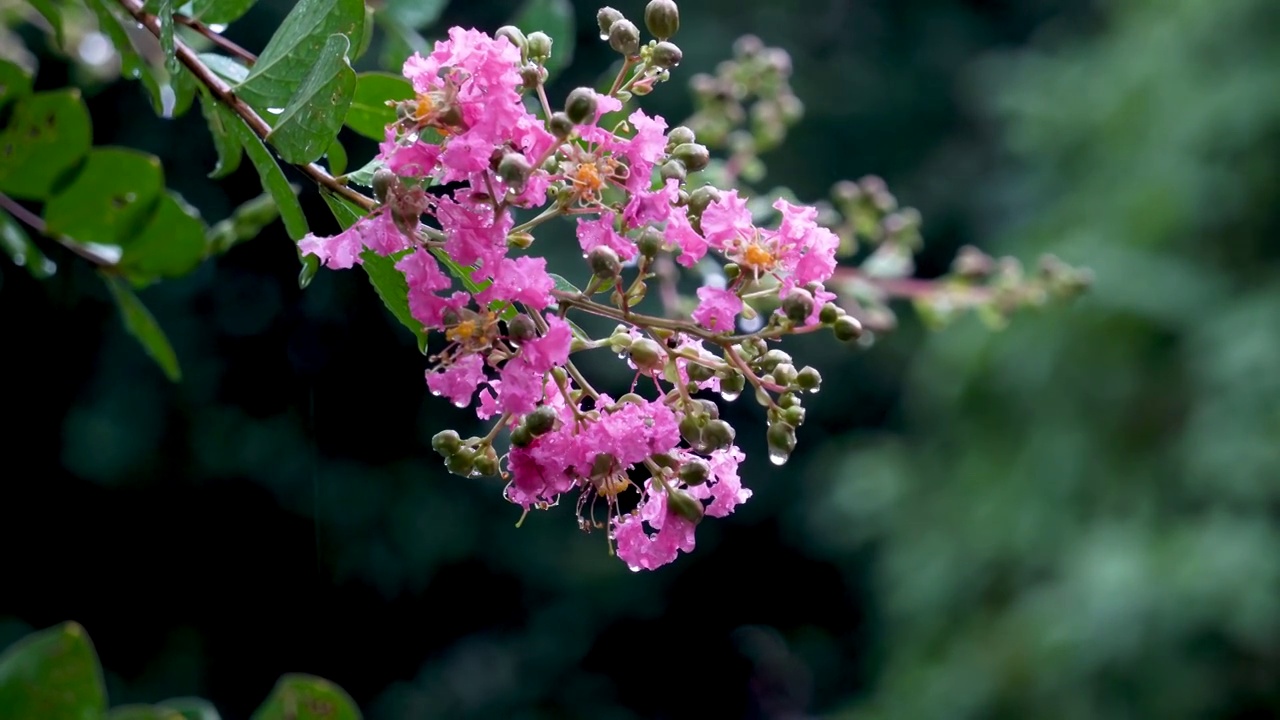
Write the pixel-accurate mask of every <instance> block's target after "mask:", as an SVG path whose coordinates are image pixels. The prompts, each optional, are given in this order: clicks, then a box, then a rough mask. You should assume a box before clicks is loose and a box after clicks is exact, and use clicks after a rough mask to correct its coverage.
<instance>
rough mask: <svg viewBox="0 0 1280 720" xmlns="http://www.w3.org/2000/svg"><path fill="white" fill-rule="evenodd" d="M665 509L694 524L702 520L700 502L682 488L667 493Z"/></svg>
mask: <svg viewBox="0 0 1280 720" xmlns="http://www.w3.org/2000/svg"><path fill="white" fill-rule="evenodd" d="M667 509H669V510H670V511H671V512H673V513H675V514H676V515H679V516H680V517H682V518H684V519H685V520H688V521H689V522H691V523H693V524H695V525H696V524H698V523H699V522H700V521H701V520H702V513H703V509H702V502H701V501H699V500H697V499H696V498H694V497H693V496H692V495H690V494H689V493H687V492H685V491H683V490H676V489H672V490H671V492H669V493H667Z"/></svg>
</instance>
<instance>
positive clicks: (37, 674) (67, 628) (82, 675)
mask: <svg viewBox="0 0 1280 720" xmlns="http://www.w3.org/2000/svg"><path fill="white" fill-rule="evenodd" d="M0 709H2V710H3V712H4V716H5V717H9V718H40V720H98V718H100V717H101V716H102V714H103V713H105V712H106V710H107V693H106V688H105V687H104V686H103V682H102V669H101V668H100V667H99V666H98V656H97V653H95V652H94V650H93V645H92V644H91V643H90V642H89V636H88V635H87V634H86V633H85V631H84V628H82V627H80V626H79V625H77V624H76V623H63V624H62V625H59V626H57V627H54V628H50V629H48V630H43V631H41V632H37V633H33V634H31V635H28V636H27V637H25V638H23V639H21V640H19V641H18V642H16V643H14V644H13V645H11V646H10V647H9V649H8V650H6V651H5V652H4V654H3V655H0Z"/></svg>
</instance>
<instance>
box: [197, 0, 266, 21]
mask: <svg viewBox="0 0 1280 720" xmlns="http://www.w3.org/2000/svg"><path fill="white" fill-rule="evenodd" d="M256 1H257V0H192V2H191V12H192V15H194V16H195V17H197V18H199V19H200V20H202V21H203V22H206V23H210V24H220V25H225V24H227V23H230V22H233V21H235V20H238V19H240V16H241V15H244V14H245V13H246V12H249V8H251V7H253V4H254V3H255V2H256Z"/></svg>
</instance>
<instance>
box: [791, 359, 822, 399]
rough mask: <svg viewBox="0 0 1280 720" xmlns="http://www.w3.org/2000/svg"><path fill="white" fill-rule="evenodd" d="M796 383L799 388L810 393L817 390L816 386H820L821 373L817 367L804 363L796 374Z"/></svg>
mask: <svg viewBox="0 0 1280 720" xmlns="http://www.w3.org/2000/svg"><path fill="white" fill-rule="evenodd" d="M796 385H798V386H799V387H800V389H801V390H808V391H809V392H811V393H812V392H818V388H820V387H822V373H820V372H818V369H817V368H815V367H813V366H812V365H806V366H805V367H803V368H801V369H800V372H799V373H798V374H796Z"/></svg>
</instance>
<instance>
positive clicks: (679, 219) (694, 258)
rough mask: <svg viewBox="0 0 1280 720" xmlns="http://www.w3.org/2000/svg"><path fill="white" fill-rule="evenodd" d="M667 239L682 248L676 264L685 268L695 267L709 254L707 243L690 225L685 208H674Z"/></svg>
mask: <svg viewBox="0 0 1280 720" xmlns="http://www.w3.org/2000/svg"><path fill="white" fill-rule="evenodd" d="M666 237H667V241H668V242H671V243H674V244H675V245H676V247H678V248H680V255H679V257H677V258H676V262H678V263H680V264H681V265H683V266H685V267H693V266H694V264H695V263H697V262H698V261H699V260H701V259H702V257H703V256H704V255H706V254H707V241H706V240H705V239H703V237H702V236H701V235H699V234H698V232H697V231H696V230H694V229H693V226H691V225H690V224H689V218H688V216H687V214H686V210H685V209H684V208H673V209H672V211H671V213H670V215H668V216H667V230H666Z"/></svg>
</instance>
